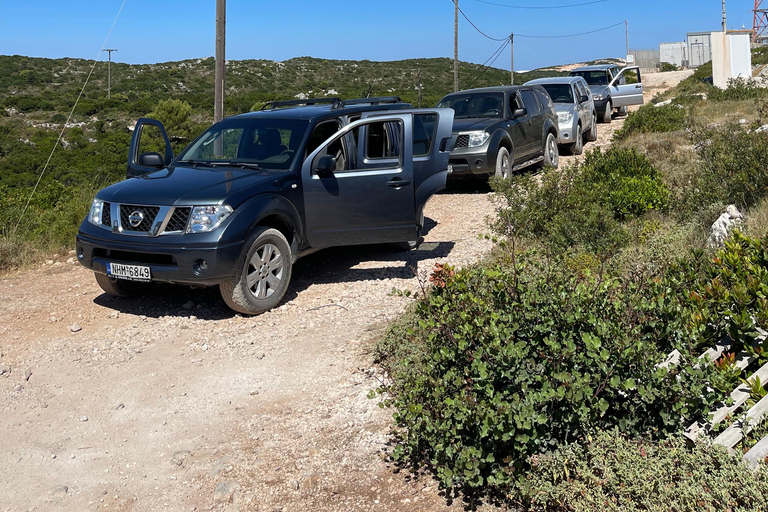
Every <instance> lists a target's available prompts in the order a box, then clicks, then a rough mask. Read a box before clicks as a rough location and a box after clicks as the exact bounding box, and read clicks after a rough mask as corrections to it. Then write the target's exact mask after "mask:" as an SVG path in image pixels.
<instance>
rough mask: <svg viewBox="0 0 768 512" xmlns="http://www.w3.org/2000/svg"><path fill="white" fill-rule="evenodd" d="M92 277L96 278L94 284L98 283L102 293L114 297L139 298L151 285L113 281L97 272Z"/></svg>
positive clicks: (121, 280) (111, 278) (122, 280)
mask: <svg viewBox="0 0 768 512" xmlns="http://www.w3.org/2000/svg"><path fill="white" fill-rule="evenodd" d="M94 275H95V276H96V282H97V283H99V286H101V289H102V290H104V293H106V294H107V295H112V296H114V297H140V296H142V295H144V294H145V293H147V291H148V290H149V289H150V288H151V287H152V283H140V282H137V281H126V280H124V279H115V278H114V277H109V276H108V275H106V274H99V273H98V272H94Z"/></svg>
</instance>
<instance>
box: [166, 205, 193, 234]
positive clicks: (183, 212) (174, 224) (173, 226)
mask: <svg viewBox="0 0 768 512" xmlns="http://www.w3.org/2000/svg"><path fill="white" fill-rule="evenodd" d="M191 212H192V208H176V209H175V210H174V211H173V215H171V220H169V221H168V225H167V226H166V227H165V231H164V233H168V232H169V231H174V232H179V231H181V232H183V231H186V230H187V221H188V220H189V214H190V213H191Z"/></svg>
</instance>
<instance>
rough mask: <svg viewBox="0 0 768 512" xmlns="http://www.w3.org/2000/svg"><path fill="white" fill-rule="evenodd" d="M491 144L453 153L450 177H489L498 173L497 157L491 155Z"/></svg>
mask: <svg viewBox="0 0 768 512" xmlns="http://www.w3.org/2000/svg"><path fill="white" fill-rule="evenodd" d="M489 147H490V144H489V143H488V142H486V143H485V144H483V145H482V146H478V147H474V148H461V149H454V150H453V151H451V155H450V158H449V159H448V164H449V170H448V176H462V175H463V176H474V175H488V174H493V173H495V172H496V155H495V154H493V155H491V154H489V152H490V150H489Z"/></svg>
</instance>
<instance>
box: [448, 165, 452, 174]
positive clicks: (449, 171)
mask: <svg viewBox="0 0 768 512" xmlns="http://www.w3.org/2000/svg"><path fill="white" fill-rule="evenodd" d="M452 172H453V164H448V174H451V173H452Z"/></svg>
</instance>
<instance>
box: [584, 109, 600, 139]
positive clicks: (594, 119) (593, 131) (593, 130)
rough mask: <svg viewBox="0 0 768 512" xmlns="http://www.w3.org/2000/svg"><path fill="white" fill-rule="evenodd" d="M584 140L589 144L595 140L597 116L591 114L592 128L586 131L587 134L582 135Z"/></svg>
mask: <svg viewBox="0 0 768 512" xmlns="http://www.w3.org/2000/svg"><path fill="white" fill-rule="evenodd" d="M584 136H585V138H586V140H588V141H589V142H594V141H596V140H597V115H596V114H592V128H590V129H589V130H587V133H585V134H584Z"/></svg>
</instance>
